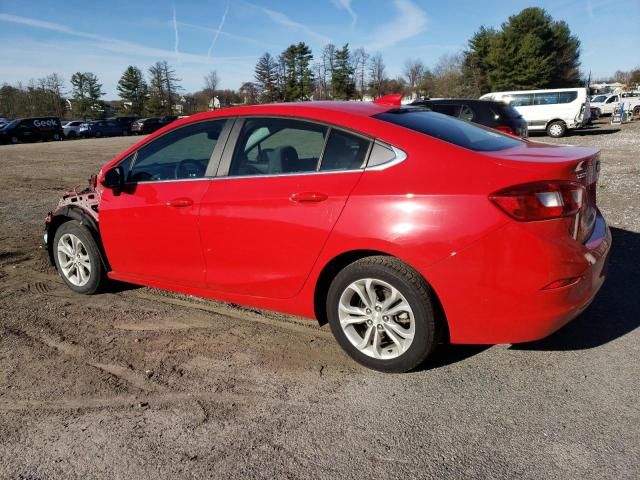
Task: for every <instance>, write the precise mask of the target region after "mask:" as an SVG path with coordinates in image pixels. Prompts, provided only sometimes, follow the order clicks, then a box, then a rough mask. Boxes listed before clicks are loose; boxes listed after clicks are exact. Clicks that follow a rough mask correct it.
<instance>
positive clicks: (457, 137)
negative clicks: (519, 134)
mask: <svg viewBox="0 0 640 480" xmlns="http://www.w3.org/2000/svg"><path fill="white" fill-rule="evenodd" d="M373 118H377V119H378V120H382V121H385V122H389V123H393V124H395V125H400V126H402V127H405V128H408V129H410V130H414V131H416V132H420V133H424V134H425V135H429V136H430V137H435V138H438V139H440V140H443V141H445V142H448V143H452V144H454V145H457V146H459V147H463V148H467V149H469V150H475V151H477V152H490V151H497V150H505V149H507V148H513V147H517V146H520V145H522V144H523V142H522V141H521V140H518V139H516V138H513V137H511V136H509V135H503V134H501V133H497V132H495V131H493V130H490V129H488V128H483V127H479V126H478V125H477V124H475V123H468V122H463V121H460V120H458V119H455V118H452V117H449V116H446V115H440V114H437V113H434V112H429V111H419V110H408V109H397V110H390V111H387V112H383V113H379V114H377V115H374V116H373Z"/></svg>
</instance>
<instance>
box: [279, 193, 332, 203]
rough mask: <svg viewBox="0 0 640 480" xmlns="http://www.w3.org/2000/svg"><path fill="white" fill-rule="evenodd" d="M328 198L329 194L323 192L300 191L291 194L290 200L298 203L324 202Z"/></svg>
mask: <svg viewBox="0 0 640 480" xmlns="http://www.w3.org/2000/svg"><path fill="white" fill-rule="evenodd" d="M327 198H329V197H328V195H327V194H326V193H322V192H300V193H293V194H291V196H290V197H289V200H291V201H292V202H296V203H317V202H324V201H325V200H326V199H327Z"/></svg>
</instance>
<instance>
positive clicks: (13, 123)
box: [0, 120, 20, 130]
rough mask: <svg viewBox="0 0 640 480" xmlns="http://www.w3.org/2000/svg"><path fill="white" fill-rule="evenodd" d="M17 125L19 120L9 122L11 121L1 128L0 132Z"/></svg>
mask: <svg viewBox="0 0 640 480" xmlns="http://www.w3.org/2000/svg"><path fill="white" fill-rule="evenodd" d="M18 123H20V120H11V121H10V122H9V123H7V124H6V125H5V126H4V127H2V128H1V129H0V130H4V129H9V128H13V127H15V126H16V125H17V124H18Z"/></svg>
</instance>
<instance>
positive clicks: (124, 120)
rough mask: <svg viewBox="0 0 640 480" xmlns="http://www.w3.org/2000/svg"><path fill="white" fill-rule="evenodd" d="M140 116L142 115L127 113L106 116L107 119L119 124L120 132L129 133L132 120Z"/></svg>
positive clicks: (138, 118)
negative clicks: (119, 115) (121, 115)
mask: <svg viewBox="0 0 640 480" xmlns="http://www.w3.org/2000/svg"><path fill="white" fill-rule="evenodd" d="M141 118H142V117H140V116H139V115H129V116H123V117H112V118H107V120H109V121H112V122H116V123H118V124H119V125H120V126H122V134H123V135H129V134H130V133H132V132H131V126H132V125H133V122H135V121H137V120H140V119H141Z"/></svg>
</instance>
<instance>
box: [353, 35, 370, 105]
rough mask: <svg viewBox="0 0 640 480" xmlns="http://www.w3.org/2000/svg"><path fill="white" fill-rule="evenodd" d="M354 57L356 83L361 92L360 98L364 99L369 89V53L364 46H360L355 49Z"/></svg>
mask: <svg viewBox="0 0 640 480" xmlns="http://www.w3.org/2000/svg"><path fill="white" fill-rule="evenodd" d="M352 59H353V72H354V74H353V75H354V83H355V85H356V89H357V90H358V92H359V94H360V100H362V99H363V98H364V94H365V92H366V90H367V62H368V61H369V54H368V53H367V52H366V51H365V49H364V48H362V47H360V48H358V49H356V50H354V51H353V56H352Z"/></svg>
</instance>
